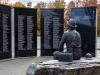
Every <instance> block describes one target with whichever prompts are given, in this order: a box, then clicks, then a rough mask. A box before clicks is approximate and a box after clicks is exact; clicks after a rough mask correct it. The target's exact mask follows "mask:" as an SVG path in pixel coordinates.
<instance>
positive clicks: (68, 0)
mask: <svg viewBox="0 0 100 75" xmlns="http://www.w3.org/2000/svg"><path fill="white" fill-rule="evenodd" d="M17 1H20V2H23V3H27V2H30V1H31V2H33V3H38V2H40V1H43V2H50V1H54V0H10V3H11V2H12V3H14V2H17ZM70 1H71V0H65V2H66V3H69V2H70Z"/></svg>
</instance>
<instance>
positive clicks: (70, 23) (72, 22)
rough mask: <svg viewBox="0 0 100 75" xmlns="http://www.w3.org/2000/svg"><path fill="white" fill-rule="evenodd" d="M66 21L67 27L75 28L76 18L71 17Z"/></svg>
mask: <svg viewBox="0 0 100 75" xmlns="http://www.w3.org/2000/svg"><path fill="white" fill-rule="evenodd" d="M67 23H68V28H72V29H75V28H76V27H77V25H76V20H75V19H73V18H71V19H70V20H69V21H68V22H67Z"/></svg>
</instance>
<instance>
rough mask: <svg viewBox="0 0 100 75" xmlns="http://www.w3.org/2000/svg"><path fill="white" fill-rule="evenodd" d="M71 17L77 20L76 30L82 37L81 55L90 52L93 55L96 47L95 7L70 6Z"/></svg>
mask: <svg viewBox="0 0 100 75" xmlns="http://www.w3.org/2000/svg"><path fill="white" fill-rule="evenodd" d="M71 17H72V18H75V19H76V20H77V22H78V23H77V25H78V27H77V30H78V31H79V33H80V34H81V39H82V55H83V56H85V55H86V53H91V54H92V55H93V56H95V49H96V46H95V45H96V7H81V8H72V10H71Z"/></svg>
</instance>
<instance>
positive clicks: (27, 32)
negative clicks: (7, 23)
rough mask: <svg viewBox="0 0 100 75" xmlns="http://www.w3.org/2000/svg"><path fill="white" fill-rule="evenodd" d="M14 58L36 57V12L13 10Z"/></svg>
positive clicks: (29, 9) (25, 9) (26, 9)
mask: <svg viewBox="0 0 100 75" xmlns="http://www.w3.org/2000/svg"><path fill="white" fill-rule="evenodd" d="M14 12H15V13H14V14H15V22H14V23H15V57H20V56H21V57H25V56H33V55H34V56H36V55H37V10H36V9H31V8H15V9H14Z"/></svg>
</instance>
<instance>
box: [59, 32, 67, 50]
mask: <svg viewBox="0 0 100 75" xmlns="http://www.w3.org/2000/svg"><path fill="white" fill-rule="evenodd" d="M65 42H66V41H65V34H63V36H62V38H61V41H60V43H59V47H58V50H59V51H63V50H62V49H63V46H64V43H65Z"/></svg>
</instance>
